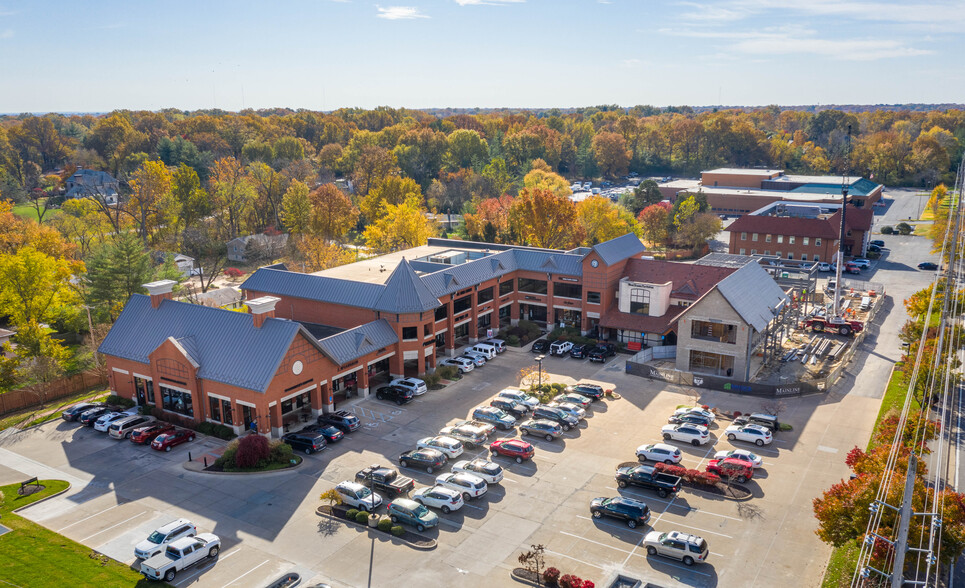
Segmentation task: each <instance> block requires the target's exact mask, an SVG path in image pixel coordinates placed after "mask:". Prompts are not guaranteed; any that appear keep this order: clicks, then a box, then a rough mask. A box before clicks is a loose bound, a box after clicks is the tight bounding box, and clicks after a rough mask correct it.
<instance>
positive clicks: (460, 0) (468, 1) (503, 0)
mask: <svg viewBox="0 0 965 588" xmlns="http://www.w3.org/2000/svg"><path fill="white" fill-rule="evenodd" d="M523 2H526V0H456V4H458V5H459V6H505V5H507V4H522V3H523Z"/></svg>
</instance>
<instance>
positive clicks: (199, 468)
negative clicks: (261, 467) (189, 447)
mask: <svg viewBox="0 0 965 588" xmlns="http://www.w3.org/2000/svg"><path fill="white" fill-rule="evenodd" d="M298 457H300V458H301V461H300V462H298V464H297V465H293V466H290V467H287V468H281V469H278V470H269V471H266V472H210V471H208V470H206V469H204V464H203V462H200V461H198V460H194V461H186V462H184V463H182V464H181V467H183V468H184V469H186V470H187V471H189V472H194V473H197V474H208V475H212V476H266V475H271V474H286V473H288V472H292V471H295V470H297V469H298V468H300V467H302V466H303V465H305V458H304V457H301V456H298ZM194 464H197V465H194Z"/></svg>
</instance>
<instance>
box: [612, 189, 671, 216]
mask: <svg viewBox="0 0 965 588" xmlns="http://www.w3.org/2000/svg"><path fill="white" fill-rule="evenodd" d="M662 200H663V194H661V193H660V188H659V187H657V182H655V181H653V180H644V181H642V182H640V185H639V186H637V187H636V188H634V189H633V192H630V193H629V194H626V195H625V198H621V204H623V205H624V206H626V207H627V209H628V210H629V211H630V212H632V213H633V214H634V216H636V215H639V214H640V211H641V210H643V209H644V208H646V207H648V206H650V205H651V204H657V203H659V202H661V201H662Z"/></svg>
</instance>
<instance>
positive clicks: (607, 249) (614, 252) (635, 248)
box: [593, 233, 647, 265]
mask: <svg viewBox="0 0 965 588" xmlns="http://www.w3.org/2000/svg"><path fill="white" fill-rule="evenodd" d="M646 250H647V248H646V247H644V246H643V243H642V242H641V241H640V238H639V237H637V236H636V235H634V234H633V233H627V234H626V235H623V236H621V237H617V238H615V239H610V240H609V241H604V242H603V243H600V244H598V245H594V246H593V251H596V254H597V255H599V256H600V259H602V260H603V263H605V264H606V265H613V264H615V263H617V262H620V261H623V260H624V259H626V258H628V257H633V256H634V255H639V254H641V253H643V252H644V251H646Z"/></svg>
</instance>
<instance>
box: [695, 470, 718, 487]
mask: <svg viewBox="0 0 965 588" xmlns="http://www.w3.org/2000/svg"><path fill="white" fill-rule="evenodd" d="M694 482H695V483H697V484H702V485H704V486H716V485H717V484H719V483H720V476H718V475H717V474H715V473H713V472H700V475H699V476H697V477H696V478H694Z"/></svg>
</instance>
